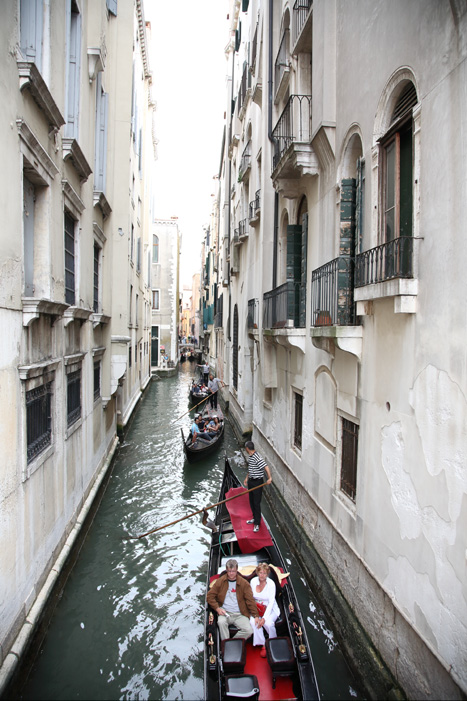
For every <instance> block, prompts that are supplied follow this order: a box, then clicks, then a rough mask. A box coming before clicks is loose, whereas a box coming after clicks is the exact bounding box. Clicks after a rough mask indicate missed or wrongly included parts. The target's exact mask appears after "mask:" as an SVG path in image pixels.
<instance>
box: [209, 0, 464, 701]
mask: <svg viewBox="0 0 467 701" xmlns="http://www.w3.org/2000/svg"><path fill="white" fill-rule="evenodd" d="M229 17H230V20H229V21H230V36H231V43H230V53H229V65H230V81H229V91H230V92H229V94H228V95H227V104H228V111H227V125H226V139H225V146H224V149H223V158H222V164H221V171H220V183H219V193H218V198H217V202H218V211H219V219H218V220H219V237H218V247H217V249H216V255H217V256H218V258H217V260H218V266H219V269H218V272H217V299H219V298H220V295H221V294H222V296H223V319H222V323H221V324H219V325H215V328H214V333H215V334H216V336H217V338H218V344H219V348H218V351H217V362H218V364H219V365H220V366H221V367H220V368H219V367H218V368H217V373H218V374H219V375H220V376H221V377H222V376H224V377H225V378H226V381H227V382H228V383H229V395H228V400H229V411H230V415H231V417H232V418H233V419H234V421H235V423H236V426H237V428H238V432H239V434H242V435H249V434H250V433H252V439H253V441H254V442H255V444H256V446H257V448H258V449H259V450H260V452H261V453H262V454H263V455H264V456H265V458H266V460H267V462H268V463H269V465H270V466H271V467H272V471H273V480H274V485H275V490H276V501H277V500H278V501H279V502H280V501H281V500H283V501H284V502H285V503H287V504H288V505H293V509H292V514H291V518H292V519H293V524H292V525H290V526H286V527H287V528H289V529H290V531H291V532H293V534H294V538H295V543H296V547H297V549H298V550H300V551H301V552H302V554H303V555H304V557H305V558H308V559H309V572H310V576H311V577H312V578H313V577H314V579H315V585H316V586H317V587H318V588H320V589H321V590H322V592H326V594H327V596H328V599H327V604H328V608H329V611H328V612H329V614H330V615H334V616H335V617H337V616H339V615H341V614H342V616H344V609H345V607H346V613H345V616H346V618H345V619H344V618H342V619H341V620H340V621H338V623H340V624H341V627H342V630H343V631H349V630H350V625H352V626H354V627H353V628H352V630H355V626H356V627H358V626H360V628H361V630H362V631H364V633H363V635H362V639H363V638H364V636H365V635H366V636H367V643H368V644H369V649H370V652H367V653H366V659H367V660H368V659H369V658H370V657H372V656H373V657H374V661H375V664H374V665H373V672H371V671H368V669H367V670H366V672H365V675H366V683H367V687H368V692H369V694H370V695H373V696H378V697H383V696H382V695H385V694H387V693H388V692H389V688H388V687H387V686H386V687H385V688H384V684H383V686H382V684H381V679H380V680H378V672H377V670H378V663H377V658H378V655H380V656H381V658H382V660H383V661H384V663H385V665H386V667H387V669H388V670H389V671H390V674H391V675H392V676H393V679H394V680H395V681H394V683H395V684H396V685H398V686H399V687H401V688H402V689H403V690H404V692H405V693H406V694H407V695H408V696H409V697H410V698H417V699H418V698H449V699H453V698H462V697H464V695H465V693H466V692H467V665H466V664H465V649H466V644H467V592H466V585H465V582H466V580H465V566H466V562H465V554H466V546H467V535H466V534H467V468H466V465H467V433H466V426H467V402H466V397H465V390H464V388H465V387H466V386H467V362H466V359H467V354H466V343H465V309H464V306H465V305H464V304H463V303H461V304H459V303H458V300H464V299H465V297H466V293H467V280H466V277H465V275H464V274H463V264H464V261H465V260H466V254H467V240H466V237H465V236H464V235H463V229H464V223H463V217H462V212H463V210H464V209H465V206H466V198H467V188H466V185H467V182H466V173H467V168H466V154H467V136H466V135H467V130H466V126H467V124H466V120H467V118H466V114H467V87H466V86H467V80H466V79H467V75H466V68H467V65H466V56H467V5H466V3H465V2H462V1H460V0H459V1H457V0H456V1H455V2H438V1H437V0H434V1H431V0H423V1H422V0H420V1H419V0H413V1H412V2H410V3H406V2H403V1H402V0H401V1H399V0H395V1H394V2H385V1H383V0H380V1H376V2H375V0H371V1H370V0H358V2H352V3H348V2H340V1H338V0H314V1H313V2H312V1H311V0H298V1H297V2H294V3H291V2H285V1H279V2H275V1H270V2H261V3H260V2H259V0H250V2H240V0H233V1H232V2H231V3H230V12H229ZM231 106H232V107H231ZM226 310H228V313H226ZM217 311H218V309H216V308H215V309H214V316H216V313H217ZM219 311H220V310H219ZM222 373H223V374H222ZM310 562H312V564H310ZM320 572H321V573H322V577H321V579H320V576H321V575H320ZM329 577H330V578H331V579H329ZM325 580H326V582H325ZM329 581H332V582H333V586H332V587H331V586H329ZM333 597H334V599H333ZM341 598H342V601H344V602H345V606H341V605H340V608H339V613H338V614H337V613H336V611H337V610H338V609H337V600H338V599H339V600H340V599H341ZM334 603H335V604H336V605H335V606H334ZM333 611H334V614H333ZM351 620H352V624H350V621H351ZM345 638H346V634H345V633H343V643H344V645H345ZM349 642H350V641H349ZM354 643H355V640H353V641H352V642H350V646H352V644H354ZM363 647H364V646H363V645H362V646H361V647H360V648H359V653H357V654H355V655H354V659H353V663H354V664H355V665H359V664H360V665H362V659H359V655H360V653H361V656H362V657H363V656H364V655H363V652H362V649H363ZM367 647H368V646H367ZM371 650H373V652H371ZM370 666H371V665H370ZM381 678H382V677H381ZM385 679H387V677H385ZM384 683H386V684H391V683H392V682H390V681H389V682H384Z"/></svg>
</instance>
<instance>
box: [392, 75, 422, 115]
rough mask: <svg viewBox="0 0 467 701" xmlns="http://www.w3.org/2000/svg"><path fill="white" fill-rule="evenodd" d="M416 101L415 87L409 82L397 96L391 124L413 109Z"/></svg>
mask: <svg viewBox="0 0 467 701" xmlns="http://www.w3.org/2000/svg"><path fill="white" fill-rule="evenodd" d="M417 101H418V100H417V91H416V90H415V85H414V84H413V83H411V82H410V83H408V85H407V86H406V87H405V88H404V89H403V91H402V92H401V94H400V95H399V99H398V100H397V103H396V106H395V108H394V112H393V113H392V119H391V124H393V123H394V122H396V121H397V120H398V119H400V118H401V117H403V116H404V115H405V114H407V113H408V112H409V111H410V110H411V109H412V107H415V105H416V104H417Z"/></svg>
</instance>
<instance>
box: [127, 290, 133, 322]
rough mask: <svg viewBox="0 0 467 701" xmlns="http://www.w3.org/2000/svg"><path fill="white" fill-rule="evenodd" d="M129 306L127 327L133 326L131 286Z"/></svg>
mask: <svg viewBox="0 0 467 701" xmlns="http://www.w3.org/2000/svg"><path fill="white" fill-rule="evenodd" d="M129 304H130V308H129V310H128V325H129V326H131V325H132V324H133V285H130V299H129Z"/></svg>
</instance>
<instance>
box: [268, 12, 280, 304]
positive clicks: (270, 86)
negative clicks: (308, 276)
mask: <svg viewBox="0 0 467 701" xmlns="http://www.w3.org/2000/svg"><path fill="white" fill-rule="evenodd" d="M273 3H274V0H269V22H268V33H269V41H268V139H269V141H270V142H271V143H272V145H273V147H274V139H273V136H272V100H273V95H272V93H273V79H272V71H273V61H272V19H273V12H274V7H273ZM278 218H279V194H278V193H277V192H276V191H275V192H274V228H273V232H274V238H273V249H272V289H273V290H274V289H275V288H276V287H277V246H278V231H277V228H278Z"/></svg>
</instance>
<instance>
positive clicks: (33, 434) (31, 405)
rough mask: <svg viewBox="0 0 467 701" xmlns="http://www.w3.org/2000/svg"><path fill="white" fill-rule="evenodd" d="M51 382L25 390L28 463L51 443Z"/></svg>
mask: <svg viewBox="0 0 467 701" xmlns="http://www.w3.org/2000/svg"><path fill="white" fill-rule="evenodd" d="M51 407H52V383H51V382H48V383H47V384H45V385H41V386H40V387H36V388H34V389H31V390H29V391H28V392H26V423H27V453H28V463H30V462H31V461H32V460H34V458H35V457H37V455H39V454H40V453H42V451H43V450H45V448H47V447H48V446H49V445H51V443H52V412H51Z"/></svg>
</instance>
